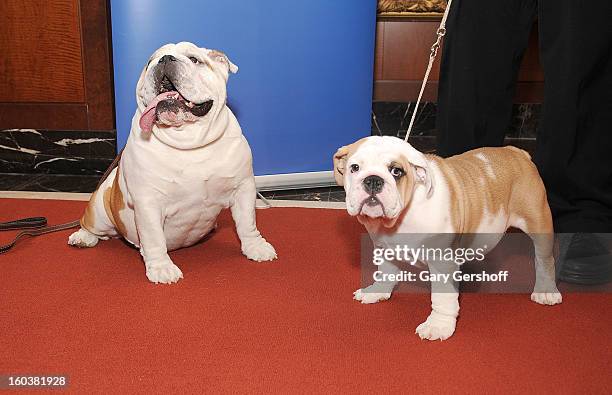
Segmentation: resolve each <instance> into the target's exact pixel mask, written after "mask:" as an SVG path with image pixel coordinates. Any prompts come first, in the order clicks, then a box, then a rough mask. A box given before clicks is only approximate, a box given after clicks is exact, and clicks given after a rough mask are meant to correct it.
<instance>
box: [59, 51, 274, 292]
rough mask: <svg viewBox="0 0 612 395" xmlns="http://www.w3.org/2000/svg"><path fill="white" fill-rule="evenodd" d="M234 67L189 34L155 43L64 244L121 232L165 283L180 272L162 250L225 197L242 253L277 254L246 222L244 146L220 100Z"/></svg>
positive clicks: (183, 237)
mask: <svg viewBox="0 0 612 395" xmlns="http://www.w3.org/2000/svg"><path fill="white" fill-rule="evenodd" d="M237 70H238V68H237V67H236V66H235V65H234V64H233V63H232V62H230V61H229V59H228V58H227V56H225V54H223V53H222V52H219V51H216V50H209V49H206V48H199V47H197V46H196V45H194V44H192V43H188V42H181V43H178V44H167V45H164V46H163V47H161V48H159V49H158V50H157V51H155V53H154V54H153V55H152V56H151V58H150V59H149V62H148V64H147V66H146V67H145V68H144V70H143V71H142V74H141V75H140V79H139V80H138V84H137V86H136V100H137V103H138V109H137V110H136V113H135V114H134V117H133V119H132V129H131V132H130V136H129V139H128V142H127V145H126V146H125V149H124V151H123V154H122V156H121V160H120V162H119V165H118V167H117V168H115V169H114V170H113V171H112V172H111V173H110V175H109V176H108V178H107V179H106V180H105V181H104V182H103V183H102V184H101V185H100V187H99V188H98V189H97V190H96V191H95V192H94V193H93V195H92V196H91V199H90V201H89V205H88V206H87V208H86V210H85V213H84V214H83V217H82V218H81V221H80V222H81V229H80V230H79V231H77V232H75V233H73V234H72V235H71V236H70V238H69V240H68V244H70V245H74V246H78V247H93V246H95V245H96V244H97V243H98V240H99V239H107V238H109V237H115V236H121V237H123V238H125V239H126V240H127V241H129V242H130V243H132V244H134V245H135V246H136V247H138V248H139V249H140V253H141V254H142V257H143V258H144V263H145V267H146V275H147V277H148V278H149V280H150V281H152V282H154V283H174V282H177V281H178V280H179V279H180V278H182V277H183V273H182V272H181V270H180V269H179V268H178V267H177V266H176V265H175V264H174V263H173V262H172V260H171V259H170V257H169V256H168V251H170V250H175V249H177V248H182V247H187V246H190V245H193V244H195V243H197V242H198V241H199V240H201V239H202V238H203V237H204V236H206V235H207V234H208V233H210V232H211V231H212V230H213V229H214V228H215V226H216V219H217V216H218V215H219V212H220V211H221V210H222V209H224V208H228V207H229V208H230V209H231V212H232V217H233V219H234V221H235V223H236V230H237V233H238V236H239V238H240V241H241V244H242V253H243V254H244V255H246V256H247V257H248V258H249V259H252V260H255V261H269V260H273V259H275V258H276V252H275V251H274V248H273V247H272V245H270V244H269V243H268V242H266V240H265V239H264V238H263V237H262V236H261V234H260V233H259V231H258V230H257V227H256V224H255V199H256V190H255V178H254V176H253V168H252V157H251V150H250V148H249V144H248V143H247V141H246V139H245V138H244V136H243V135H242V130H241V129H240V125H239V124H238V121H237V120H236V117H235V116H234V114H233V113H232V111H231V110H230V109H229V108H228V107H227V105H226V84H227V80H228V76H229V73H230V72H232V73H235V72H236V71H237Z"/></svg>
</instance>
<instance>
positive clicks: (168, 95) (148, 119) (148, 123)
mask: <svg viewBox="0 0 612 395" xmlns="http://www.w3.org/2000/svg"><path fill="white" fill-rule="evenodd" d="M179 97H181V95H180V94H179V93H178V92H176V91H170V92H164V93H160V94H159V95H157V97H156V98H155V99H153V100H151V103H149V105H148V106H147V108H145V109H144V111H143V112H142V115H141V116H140V120H139V121H138V124H139V125H140V130H142V131H143V132H145V133H151V131H152V130H153V124H154V123H155V107H157V104H158V103H159V102H160V101H163V100H167V99H178V98H179Z"/></svg>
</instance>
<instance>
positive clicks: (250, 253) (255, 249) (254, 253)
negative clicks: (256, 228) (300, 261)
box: [242, 237, 278, 262]
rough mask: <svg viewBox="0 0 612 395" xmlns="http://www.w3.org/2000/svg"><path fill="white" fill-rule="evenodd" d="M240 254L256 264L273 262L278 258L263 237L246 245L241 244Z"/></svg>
mask: <svg viewBox="0 0 612 395" xmlns="http://www.w3.org/2000/svg"><path fill="white" fill-rule="evenodd" d="M242 253H243V254H244V255H246V257H247V258H249V259H250V260H252V261H256V262H263V261H273V260H274V259H276V258H277V257H278V256H277V255H276V250H275V249H274V247H272V244H270V243H268V242H267V241H266V239H264V238H263V237H260V238H258V239H257V240H255V241H252V242H250V243H248V244H243V246H242Z"/></svg>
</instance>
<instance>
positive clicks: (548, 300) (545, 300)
mask: <svg viewBox="0 0 612 395" xmlns="http://www.w3.org/2000/svg"><path fill="white" fill-rule="evenodd" d="M531 300H533V301H534V302H536V303H539V304H543V305H549V306H552V305H555V304H559V303H561V302H562V301H563V297H562V296H561V293H560V292H559V291H554V292H534V293H532V294H531Z"/></svg>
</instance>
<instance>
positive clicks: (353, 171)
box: [351, 163, 359, 173]
mask: <svg viewBox="0 0 612 395" xmlns="http://www.w3.org/2000/svg"><path fill="white" fill-rule="evenodd" d="M358 171H359V165H358V164H356V163H354V164H352V165H351V173H355V172H358Z"/></svg>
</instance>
